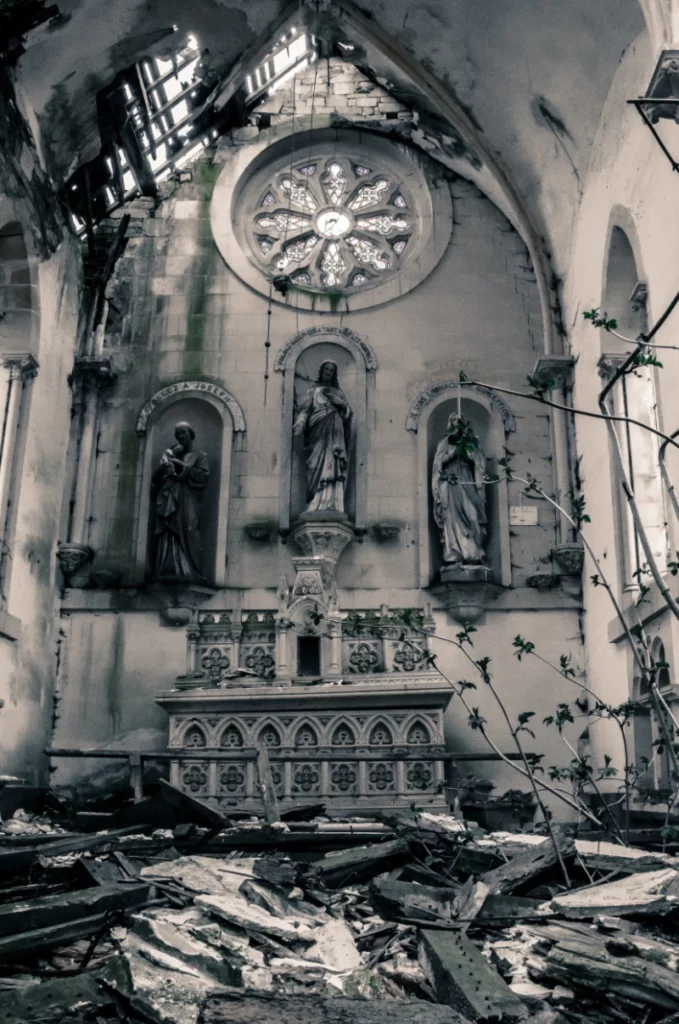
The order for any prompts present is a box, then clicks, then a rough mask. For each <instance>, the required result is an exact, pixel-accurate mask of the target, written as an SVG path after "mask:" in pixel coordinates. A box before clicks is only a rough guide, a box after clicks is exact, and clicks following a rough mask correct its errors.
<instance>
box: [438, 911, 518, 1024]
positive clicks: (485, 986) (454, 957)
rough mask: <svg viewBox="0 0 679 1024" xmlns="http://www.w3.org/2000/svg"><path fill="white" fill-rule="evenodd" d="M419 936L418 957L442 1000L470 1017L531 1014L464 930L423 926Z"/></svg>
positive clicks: (511, 1017) (473, 1018)
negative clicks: (464, 933) (440, 929)
mask: <svg viewBox="0 0 679 1024" xmlns="http://www.w3.org/2000/svg"><path fill="white" fill-rule="evenodd" d="M418 936H419V941H418V960H419V962H420V966H421V967H422V969H423V970H424V972H425V974H426V976H427V978H428V980H429V982H430V984H431V986H432V988H433V990H434V993H435V995H436V998H437V999H438V1001H439V1002H440V1003H444V1004H446V1005H447V1006H451V1007H453V1009H455V1010H457V1011H458V1012H459V1013H462V1014H464V1015H465V1016H466V1017H468V1018H469V1019H470V1020H479V1019H483V1020H485V1019H486V1018H489V1017H491V1018H502V1019H503V1020H505V1019H508V1020H520V1019H522V1018H525V1017H527V1016H528V1011H527V1008H526V1004H525V1003H524V1002H523V1000H521V999H519V997H518V996H517V995H515V994H514V993H513V992H512V990H511V989H510V988H509V986H508V985H507V983H506V982H505V981H504V980H503V979H502V978H501V977H500V975H499V974H498V972H497V971H496V970H495V968H493V967H491V965H490V963H489V962H488V960H486V958H485V957H484V956H483V954H482V953H480V952H479V950H478V949H477V948H476V946H475V945H474V944H473V943H472V942H470V940H469V939H468V938H467V937H466V936H465V935H463V934H462V933H461V932H460V931H439V930H435V929H429V928H421V929H420V931H419V933H418Z"/></svg>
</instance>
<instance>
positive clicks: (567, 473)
mask: <svg viewBox="0 0 679 1024" xmlns="http://www.w3.org/2000/svg"><path fill="white" fill-rule="evenodd" d="M573 365H574V359H573V356H569V355H561V356H558V355H550V356H541V357H540V358H539V359H538V361H537V362H536V364H535V368H534V370H533V374H534V376H536V377H542V378H546V377H551V378H552V379H553V380H555V381H556V385H557V386H556V387H555V388H554V389H553V391H552V392H551V394H550V395H549V396H548V397H549V398H550V399H551V400H552V401H554V402H556V404H557V405H564V406H565V405H568V404H569V403H568V398H567V394H568V392H569V391H570V389H571V386H572V379H573ZM549 413H550V416H549V421H550V428H551V435H552V438H551V440H552V476H553V480H552V483H553V487H554V495H555V498H556V500H557V501H558V502H559V504H560V505H561V506H562V507H563V508H564V509H565V510H566V512H568V513H569V515H570V514H571V510H572V503H571V500H570V498H569V496H568V495H569V492H570V491H571V490H572V485H571V466H570V444H569V428H568V415H569V414H568V413H567V412H563V411H562V410H561V409H550V410H549ZM556 538H557V546H561V545H563V544H569V543H571V542H572V541H573V539H574V538H573V530H572V527H571V526H570V524H569V523H568V521H567V520H566V519H565V518H564V516H562V515H561V514H559V513H557V518H556Z"/></svg>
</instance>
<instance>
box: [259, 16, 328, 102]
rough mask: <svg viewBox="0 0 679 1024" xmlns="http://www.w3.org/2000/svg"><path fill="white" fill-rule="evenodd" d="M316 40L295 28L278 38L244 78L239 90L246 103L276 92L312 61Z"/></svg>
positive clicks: (314, 57)
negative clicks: (243, 94)
mask: <svg viewBox="0 0 679 1024" xmlns="http://www.w3.org/2000/svg"><path fill="white" fill-rule="evenodd" d="M315 47H316V40H315V38H314V37H313V36H312V35H310V34H309V33H307V32H300V30H299V29H298V28H296V27H293V28H291V29H290V31H289V32H287V33H286V34H285V35H284V36H281V39H280V40H279V42H278V44H277V46H275V47H274V48H273V49H272V50H271V51H270V52H269V53H268V54H267V55H266V57H265V58H264V60H262V61H261V62H260V63H259V64H258V65H257V67H255V68H252V70H250V71H249V72H248V74H247V75H246V76H245V81H244V82H243V86H244V89H245V95H246V99H247V101H248V102H252V100H253V99H255V98H257V97H258V96H259V95H260V94H263V93H265V92H267V93H272V92H276V90H277V89H279V88H280V87H281V86H282V85H283V84H284V83H285V82H288V81H289V80H290V79H291V78H293V77H294V76H295V75H296V74H299V72H300V71H303V70H304V68H306V67H308V66H309V64H310V63H311V62H312V61H314V60H315V59H316V52H315Z"/></svg>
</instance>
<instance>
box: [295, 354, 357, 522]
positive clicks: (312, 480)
mask: <svg viewBox="0 0 679 1024" xmlns="http://www.w3.org/2000/svg"><path fill="white" fill-rule="evenodd" d="M351 415H352V413H351V406H350V405H349V403H348V401H347V398H346V395H345V394H344V392H343V391H342V389H341V388H340V386H339V379H338V376H337V364H336V363H333V362H332V360H326V361H325V362H324V363H322V364H321V368H320V370H319V371H318V379H317V380H316V383H315V384H314V385H313V386H312V387H310V388H309V390H308V391H307V394H306V396H305V398H304V401H303V402H302V407H301V409H300V411H299V414H298V416H297V419H296V420H295V422H294V425H293V428H292V429H293V433H294V434H301V435H303V436H304V441H305V445H306V501H307V509H306V511H307V512H344V484H345V481H346V478H347V469H348V465H349V440H350V437H351Z"/></svg>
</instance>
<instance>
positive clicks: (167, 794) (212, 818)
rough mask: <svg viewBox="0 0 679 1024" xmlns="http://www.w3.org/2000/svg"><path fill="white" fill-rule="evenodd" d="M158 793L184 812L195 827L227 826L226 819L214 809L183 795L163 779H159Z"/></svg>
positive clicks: (187, 794) (201, 801) (194, 798)
mask: <svg viewBox="0 0 679 1024" xmlns="http://www.w3.org/2000/svg"><path fill="white" fill-rule="evenodd" d="M160 791H161V793H162V795H163V799H164V800H166V801H167V802H168V803H169V804H171V805H172V806H173V807H178V808H181V809H182V810H183V811H185V812H186V813H187V814H188V815H189V818H190V820H191V821H194V822H195V823H196V825H207V827H208V828H226V826H227V825H228V824H229V821H228V818H227V817H225V815H223V814H222V813H221V811H218V810H217V808H216V807H212V806H211V805H210V804H208V803H206V802H205V801H204V800H199V799H198V798H197V797H195V796H190V794H189V793H184V792H183V791H182V790H181V789H177V787H176V786H173V785H172V784H171V783H169V782H166V781H165V779H160Z"/></svg>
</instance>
